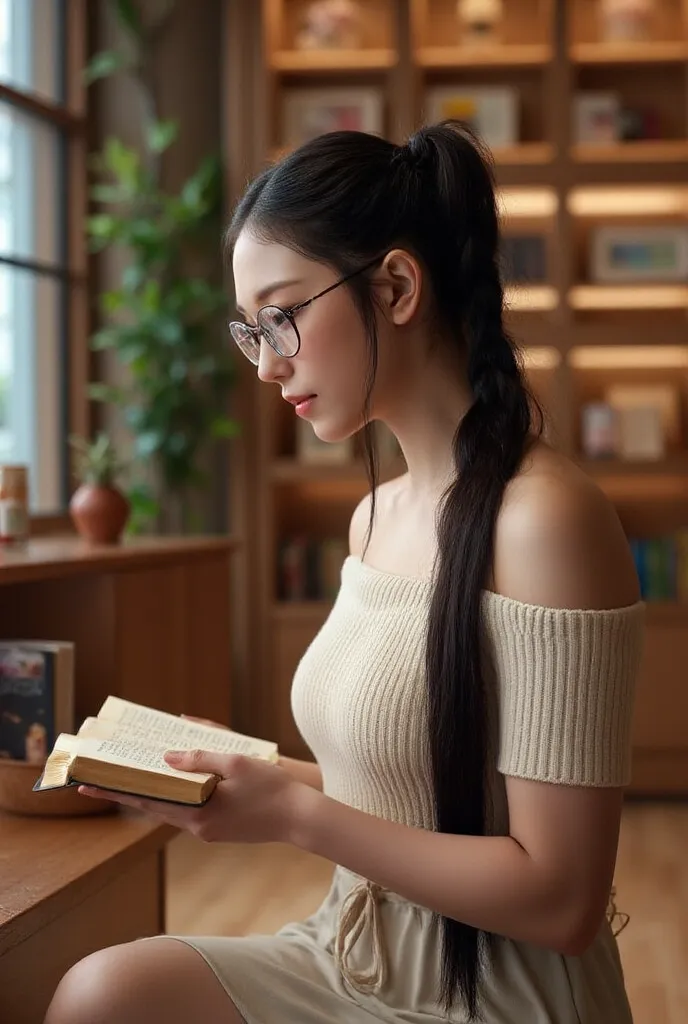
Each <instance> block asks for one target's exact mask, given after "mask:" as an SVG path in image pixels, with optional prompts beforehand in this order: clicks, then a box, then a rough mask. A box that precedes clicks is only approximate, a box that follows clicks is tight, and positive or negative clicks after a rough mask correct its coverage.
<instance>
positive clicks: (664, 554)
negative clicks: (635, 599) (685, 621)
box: [630, 528, 688, 603]
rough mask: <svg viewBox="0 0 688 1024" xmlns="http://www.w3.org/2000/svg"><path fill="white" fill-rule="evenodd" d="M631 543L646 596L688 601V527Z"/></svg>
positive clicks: (650, 598)
mask: <svg viewBox="0 0 688 1024" xmlns="http://www.w3.org/2000/svg"><path fill="white" fill-rule="evenodd" d="M630 545H631V552H632V554H633V558H634V561H635V567H636V572H637V574H638V582H639V584H640V593H641V596H642V598H643V599H644V600H646V601H678V602H681V603H685V602H688V528H687V529H684V530H677V531H676V533H674V534H668V535H667V536H663V537H648V538H642V539H640V538H632V539H631V541H630Z"/></svg>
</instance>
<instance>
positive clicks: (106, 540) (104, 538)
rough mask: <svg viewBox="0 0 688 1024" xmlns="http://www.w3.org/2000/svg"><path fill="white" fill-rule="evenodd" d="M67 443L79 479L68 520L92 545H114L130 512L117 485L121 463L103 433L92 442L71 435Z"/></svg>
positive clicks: (122, 467) (121, 468)
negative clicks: (74, 458) (73, 457)
mask: <svg viewBox="0 0 688 1024" xmlns="http://www.w3.org/2000/svg"><path fill="white" fill-rule="evenodd" d="M69 443H70V445H71V447H72V449H73V450H74V452H75V455H76V475H77V478H78V479H79V481H80V485H79V487H78V488H77V490H76V491H75V492H74V494H73V495H72V499H71V501H70V503H69V512H70V515H71V517H72V522H73V523H74V526H75V527H76V529H77V532H78V533H79V535H80V536H81V537H83V538H84V539H85V540H87V541H89V542H91V543H92V544H116V543H117V542H118V541H119V539H120V538H121V536H122V532H123V530H124V527H125V526H126V523H127V519H128V518H129V512H130V504H129V501H128V500H127V498H126V497H125V496H124V494H123V493H122V491H121V490H120V488H119V487H118V486H117V480H118V477H119V475H120V473H121V472H122V470H123V469H124V465H123V463H122V462H120V460H119V458H118V456H117V453H116V451H115V448H114V445H113V443H112V441H111V440H110V438H109V437H107V436H106V435H105V434H98V436H97V437H96V438H95V440H94V441H87V440H86V439H85V438H83V437H71V438H70V439H69Z"/></svg>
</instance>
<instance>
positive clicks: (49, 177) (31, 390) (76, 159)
mask: <svg viewBox="0 0 688 1024" xmlns="http://www.w3.org/2000/svg"><path fill="white" fill-rule="evenodd" d="M84 34H85V32H84V29H83V0H0V462H3V463H22V464H24V465H27V466H28V467H29V481H30V495H31V499H30V500H31V507H32V511H33V512H34V513H35V514H50V513H54V512H57V511H59V510H62V509H64V507H65V505H66V502H67V497H68V473H67V465H68V460H67V445H66V440H67V434H68V433H69V431H70V430H73V429H83V423H82V422H81V421H82V419H83V416H80V415H79V414H77V413H76V408H77V406H76V403H77V402H78V401H85V399H84V398H83V395H84V394H85V388H83V387H82V389H81V395H77V394H76V393H75V392H76V384H77V381H76V379H75V374H74V367H75V366H78V365H79V352H82V351H83V350H84V349H85V348H86V338H85V333H86V332H85V325H86V317H85V308H86V306H85V303H86V280H85V265H86V261H85V254H84V252H83V243H82V241H81V237H82V231H81V224H82V221H83V215H84V212H85V211H84V208H83V203H84V200H83V194H84V190H83V183H82V175H83V173H84V168H85V152H84V147H85V138H84V135H85V121H84V116H83V105H82V100H83V90H82V89H81V86H80V84H79V78H80V72H79V69H80V67H81V66H82V64H83V59H82V57H83V54H82V50H81V47H82V45H83V36H84ZM81 362H84V360H83V359H81Z"/></svg>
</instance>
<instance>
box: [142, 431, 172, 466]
mask: <svg viewBox="0 0 688 1024" xmlns="http://www.w3.org/2000/svg"><path fill="white" fill-rule="evenodd" d="M164 443H165V435H164V434H163V433H162V432H161V431H159V430H146V431H145V432H144V433H142V434H139V436H138V437H137V438H136V454H137V455H139V456H140V457H141V458H143V459H148V458H150V457H151V455H156V454H157V452H159V451H160V449H161V448H162V446H163V445H164Z"/></svg>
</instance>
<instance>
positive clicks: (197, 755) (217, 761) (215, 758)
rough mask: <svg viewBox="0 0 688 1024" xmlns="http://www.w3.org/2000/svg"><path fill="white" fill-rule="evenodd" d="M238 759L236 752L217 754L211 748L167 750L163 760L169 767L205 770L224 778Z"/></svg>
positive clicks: (195, 770)
mask: <svg viewBox="0 0 688 1024" xmlns="http://www.w3.org/2000/svg"><path fill="white" fill-rule="evenodd" d="M237 760H240V757H239V755H237V754H219V753H217V752H216V751H212V750H167V751H165V761H166V762H167V764H168V765H169V766H170V768H176V769H177V771H182V772H206V773H207V774H208V775H220V776H221V777H222V778H226V777H227V776H228V775H229V774H230V773H231V771H232V768H233V767H234V763H235V762H236V761H237Z"/></svg>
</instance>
